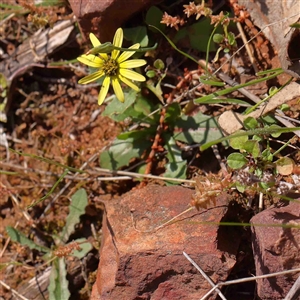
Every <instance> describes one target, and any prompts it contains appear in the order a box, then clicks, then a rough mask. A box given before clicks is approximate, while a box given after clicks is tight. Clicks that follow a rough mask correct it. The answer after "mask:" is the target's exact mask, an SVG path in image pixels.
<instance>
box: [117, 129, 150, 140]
mask: <svg viewBox="0 0 300 300" xmlns="http://www.w3.org/2000/svg"><path fill="white" fill-rule="evenodd" d="M154 135H155V129H154V128H153V129H152V128H145V129H139V130H132V131H128V132H123V133H120V134H119V135H118V136H117V139H119V140H127V139H130V138H131V139H133V140H138V139H144V140H147V139H149V138H150V137H151V136H154Z"/></svg>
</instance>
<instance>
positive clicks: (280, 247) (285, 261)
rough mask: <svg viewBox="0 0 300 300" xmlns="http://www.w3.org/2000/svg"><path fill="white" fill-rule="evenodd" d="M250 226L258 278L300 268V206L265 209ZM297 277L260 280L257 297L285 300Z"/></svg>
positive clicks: (292, 275)
mask: <svg viewBox="0 0 300 300" xmlns="http://www.w3.org/2000/svg"><path fill="white" fill-rule="evenodd" d="M250 222H251V225H252V226H251V230H252V248H253V252H254V259H255V266H256V275H266V274H270V273H274V272H280V271H284V270H291V269H296V268H299V264H300V251H299V245H300V231H299V225H300V202H291V203H290V204H289V205H287V206H283V207H276V208H270V209H266V210H264V211H263V212H261V213H259V214H257V215H256V216H254V217H253V218H252V219H251V221H250ZM255 224H258V225H260V226H258V225H257V226H256V225H255ZM281 225H282V227H281ZM283 225H285V227H284V226H283ZM293 226H294V228H293ZM298 276H299V274H297V273H292V274H290V275H282V276H276V277H272V278H266V279H259V280H257V293H258V296H259V297H260V299H262V300H267V299H269V300H271V299H272V300H276V299H284V298H285V296H286V295H287V293H288V292H289V290H290V289H291V287H292V285H293V284H294V282H295V280H296V279H297V278H298Z"/></svg>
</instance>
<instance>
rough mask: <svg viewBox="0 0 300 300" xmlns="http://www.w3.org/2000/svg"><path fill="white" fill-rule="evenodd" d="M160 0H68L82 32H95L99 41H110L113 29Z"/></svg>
mask: <svg viewBox="0 0 300 300" xmlns="http://www.w3.org/2000/svg"><path fill="white" fill-rule="evenodd" d="M159 2H161V1H160V0H155V1H153V0H130V1H124V0H105V1H103V0H102V1H95V0H80V1H79V0H70V1H69V3H70V5H71V8H72V10H73V12H74V14H75V16H76V17H77V18H78V20H79V24H80V26H81V28H82V31H83V33H84V34H86V35H88V34H89V33H90V32H93V33H95V34H96V35H97V36H98V38H100V40H101V42H102V43H103V42H109V41H112V38H113V36H114V33H115V31H116V30H117V29H118V28H119V27H121V26H122V25H123V24H124V22H125V21H127V20H129V19H130V18H131V17H132V16H133V15H134V14H136V13H138V12H139V11H142V10H146V9H148V8H149V7H150V6H151V5H155V4H157V3H159Z"/></svg>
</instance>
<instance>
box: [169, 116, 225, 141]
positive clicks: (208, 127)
mask: <svg viewBox="0 0 300 300" xmlns="http://www.w3.org/2000/svg"><path fill="white" fill-rule="evenodd" d="M222 136H223V133H222V131H221V130H220V129H219V127H218V123H217V120H216V119H215V118H213V117H211V116H206V115H204V114H202V113H197V114H196V115H194V116H186V115H182V116H181V118H180V119H178V120H177V122H176V127H175V130H174V139H175V140H177V141H182V142H184V143H187V144H193V143H201V144H202V143H208V142H209V141H213V140H215V139H218V138H220V137H222Z"/></svg>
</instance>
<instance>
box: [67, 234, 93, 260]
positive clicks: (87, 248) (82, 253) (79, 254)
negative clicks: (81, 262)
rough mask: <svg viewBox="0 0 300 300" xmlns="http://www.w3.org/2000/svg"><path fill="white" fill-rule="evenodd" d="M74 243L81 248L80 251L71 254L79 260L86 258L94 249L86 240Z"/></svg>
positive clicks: (81, 239) (82, 239)
mask: <svg viewBox="0 0 300 300" xmlns="http://www.w3.org/2000/svg"><path fill="white" fill-rule="evenodd" d="M72 242H76V243H78V244H79V246H80V248H81V249H80V250H74V251H73V253H72V254H71V255H72V256H75V257H77V258H79V259H82V258H84V257H85V256H86V255H87V254H88V253H89V252H90V251H91V250H92V249H93V245H92V244H91V243H90V242H89V241H88V240H87V239H86V238H80V239H77V240H75V241H72Z"/></svg>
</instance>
